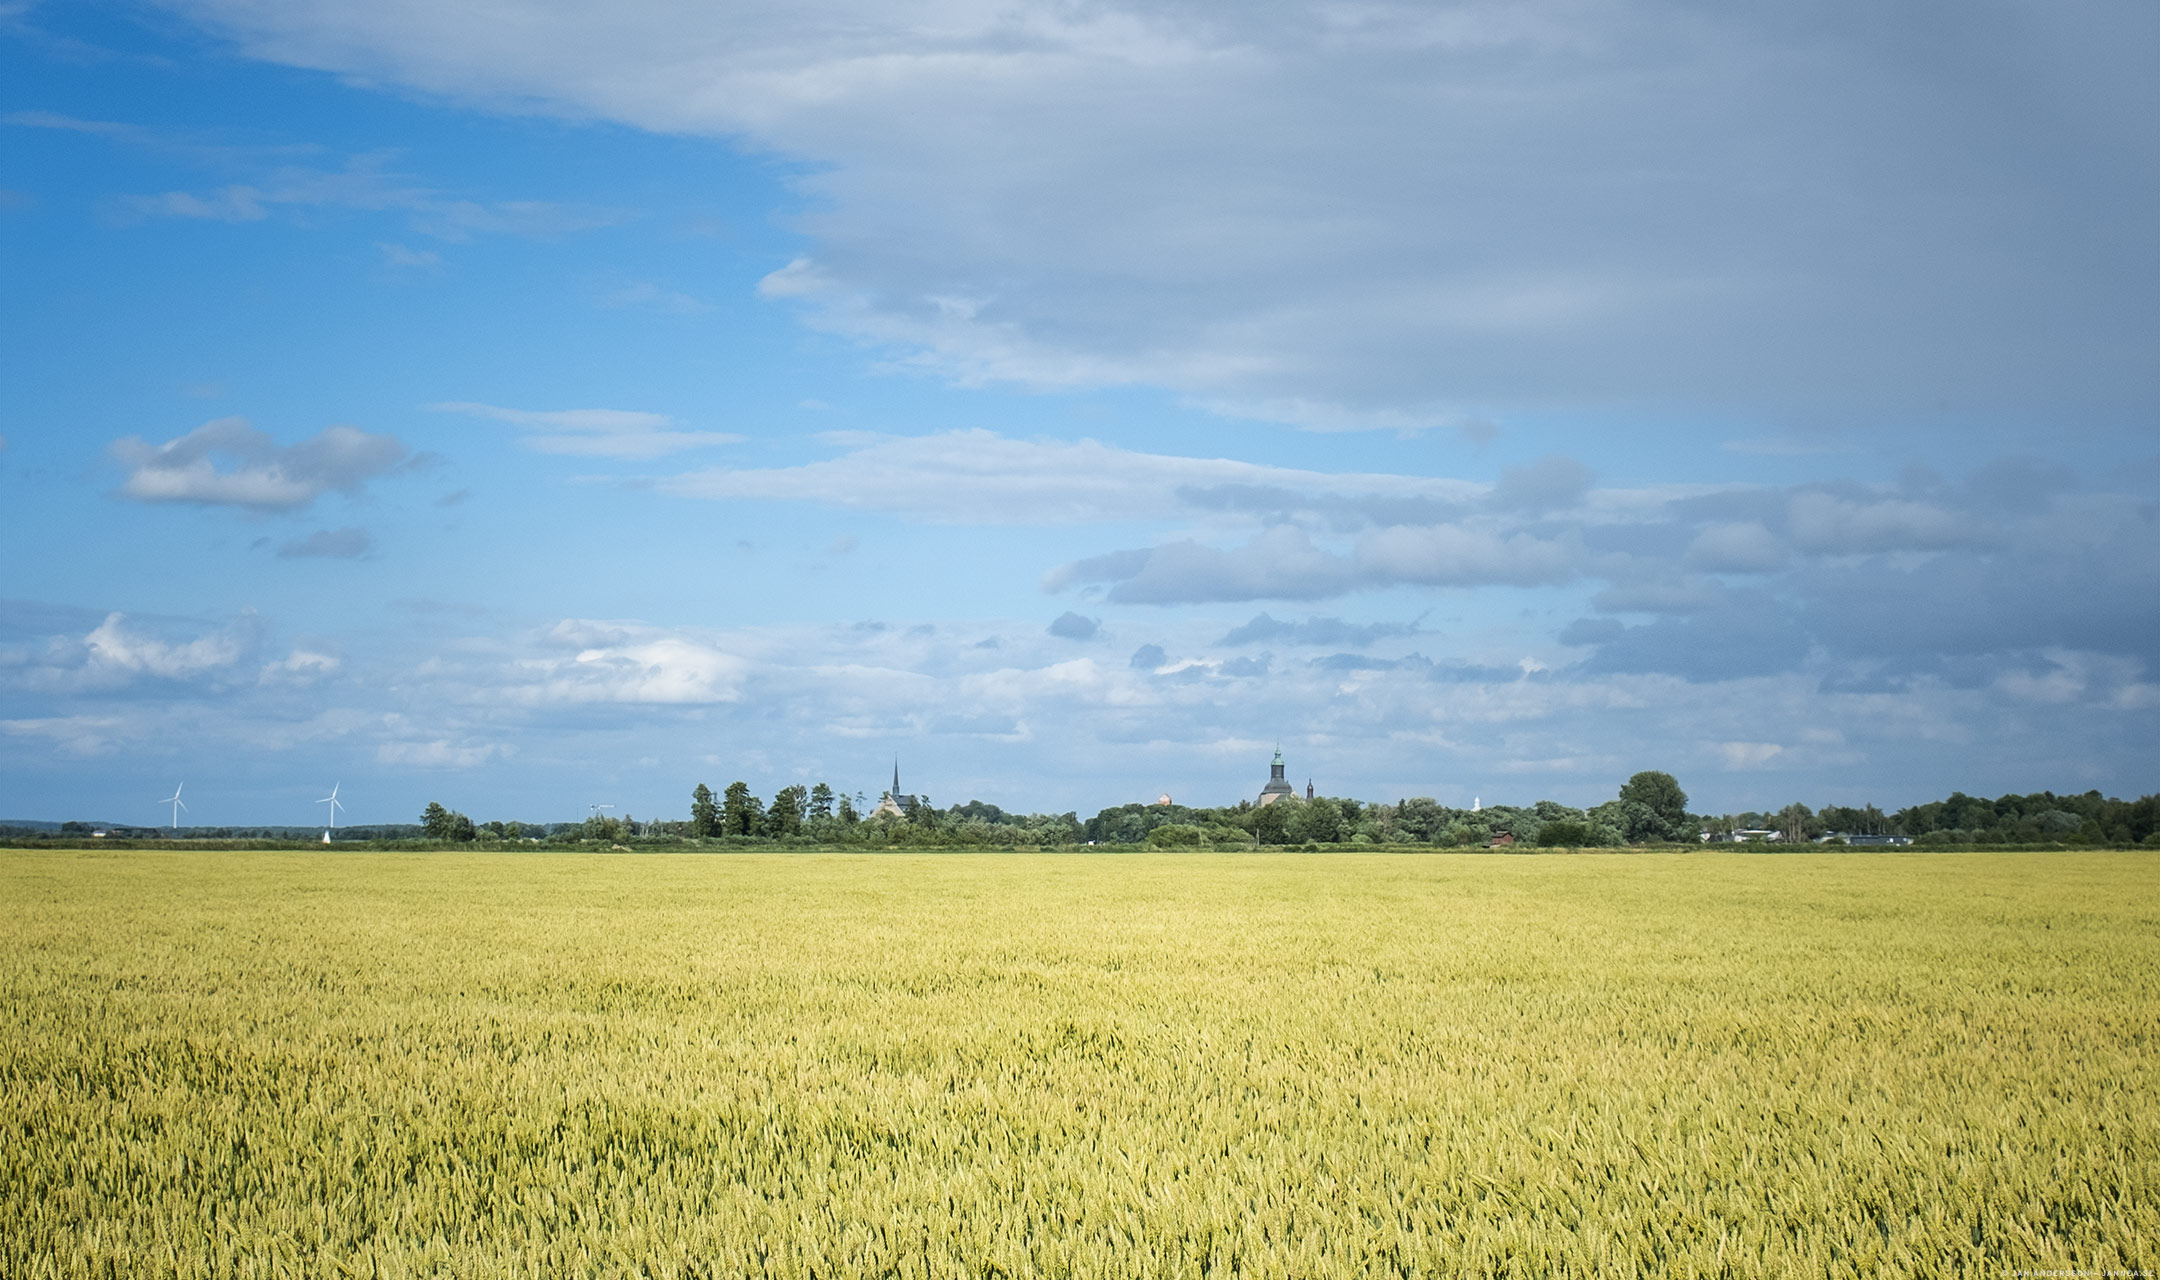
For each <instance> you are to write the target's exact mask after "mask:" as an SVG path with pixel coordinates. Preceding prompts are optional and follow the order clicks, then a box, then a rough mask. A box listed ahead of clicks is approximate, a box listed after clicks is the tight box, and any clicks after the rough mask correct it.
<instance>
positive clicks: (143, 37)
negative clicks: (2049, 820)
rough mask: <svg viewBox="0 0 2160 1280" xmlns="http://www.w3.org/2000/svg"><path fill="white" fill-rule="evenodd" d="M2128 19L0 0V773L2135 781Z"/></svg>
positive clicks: (566, 815) (2156, 708)
mask: <svg viewBox="0 0 2160 1280" xmlns="http://www.w3.org/2000/svg"><path fill="white" fill-rule="evenodd" d="M453 9H454V10H455V11H451V10H453ZM2156 53H2160V18H2156V17H2155V15H2154V11H2153V10H2152V9H2151V8H2150V6H2145V5H2137V4H2129V3H2119V4H2096V5H2091V6H2084V7H2081V8H2079V9H2077V10H2076V11H2074V12H2073V11H2068V10H2063V9H2061V8H2060V7H2059V6H2044V5H2038V4H1992V5H1980V6H1973V5H1958V6H1906V7H1901V8H1899V9H1898V10H1896V11H1895V12H1885V11H1882V10H1881V9H1880V7H1879V6H1867V5H1858V4H1853V5H1840V4H1818V5H1800V6H1792V5H1779V6H1759V7H1750V6H1741V7H1732V8H1729V9H1725V10H1719V11H1714V12H1713V11H1703V10H1700V9H1698V8H1696V7H1693V6H1685V5H1664V4H1632V3H1630V4H1603V3H1589V2H1583V3H1550V4H1548V3H1529V4H1507V5H1482V4H1465V5H1428V4H1419V5H1395V4H1389V3H1384V2H1383V3H1376V4H1371V5H1365V6H1340V5H1305V4H1290V3H1286V4H1275V5H1259V6H1221V7H1216V6H1187V5H1168V6H1164V5H1151V6H1145V7H1121V6H1117V5H1090V6H1075V5H1069V4H1056V5H1050V4H1032V3H1026V2H1022V3H1018V4H1000V5H982V4H974V3H953V2H938V3H914V4H897V5H895V4H878V5H867V4H857V3H846V2H840V0H833V2H829V3H820V4H809V5H802V4H790V5H772V6H764V5H756V4H745V5H738V6H730V7H728V8H726V9H724V10H722V9H719V8H708V7H705V6H685V5H664V4H625V5H618V6H610V7H608V8H607V9H606V10H605V11H604V13H603V12H602V11H600V10H590V11H588V10H587V9H586V8H584V7H579V6H568V5H559V4H551V3H540V2H536V0H507V2H506V3H503V4H499V5H493V6H488V7H486V8H485V9H482V8H480V7H464V6H457V7H451V6H430V5H419V4H396V3H382V2H380V0H373V2H370V3H364V4H363V3H358V2H357V0H354V2H352V3H338V2H325V3H276V4H272V3H267V2H262V0H173V2H172V3H166V4H161V5H133V4H89V5H68V6H60V5H49V4H20V3H16V4H0V341H4V342H5V345H6V349H7V352H8V358H7V360H6V363H5V366H4V369H5V376H4V378H0V437H4V444H0V508H4V510H5V511H6V513H7V518H6V521H5V525H4V533H0V536H4V538H5V540H6V541H5V545H4V548H0V551H4V561H0V562H4V565H5V569H4V575H5V576H4V577H0V817H42V818H65V817H76V816H80V817H91V818H98V819H105V820H119V821H150V820H153V819H155V818H156V817H157V816H158V813H159V812H160V810H159V809H158V807H157V805H156V804H155V803H154V802H155V801H156V800H157V799H158V798H159V797H161V796H163V795H166V794H168V793H169V792H170V790H171V787H172V786H173V784H174V783H175V782H179V781H183V780H184V781H185V782H186V784H187V794H188V796H190V797H191V798H193V803H194V808H193V809H192V810H191V813H190V817H191V818H193V819H194V820H196V821H198V822H204V823H242V822H248V823H254V822H296V823H297V822H306V821H309V820H310V816H311V815H312V814H313V813H315V812H316V810H315V809H314V808H313V807H311V806H312V801H313V800H314V798H315V797H317V796H319V795H322V794H326V793H327V790H328V788H329V786H330V785H331V784H332V783H339V784H341V785H342V787H343V792H342V795H343V797H344V798H346V799H347V800H349V802H350V809H349V815H350V820H351V821H355V822H367V821H400V820H410V819H411V818H412V817H413V816H414V815H416V814H417V813H418V811H419V809H420V807H421V806H422V805H424V804H425V803H426V802H427V801H428V800H431V799H434V800H440V801H442V802H443V803H446V804H449V805H451V806H453V807H456V808H459V809H463V810H465V811H467V812H470V813H472V814H473V815H474V816H476V817H481V818H489V817H505V818H508V817H517V818H523V819H528V820H568V819H571V818H575V817H578V816H581V815H582V814H583V813H584V812H585V811H586V806H587V805H588V804H592V803H609V804H613V805H615V806H616V807H617V810H618V811H625V810H626V811H629V812H631V813H634V814H637V815H639V816H651V815H654V814H660V815H666V816H678V815H679V814H680V813H681V812H683V811H685V810H686V807H687V803H688V801H687V796H688V793H689V791H690V789H691V787H693V786H694V785H695V784H696V783H698V782H701V781H702V782H707V783H710V784H712V785H714V786H716V787H717V786H722V785H724V784H726V783H727V782H729V781H732V780H734V779H737V778H741V779H744V780H746V781H748V782H750V783H751V784H752V785H753V786H754V787H756V788H757V789H758V790H759V791H761V792H764V793H770V792H771V791H773V790H775V789H777V788H778V787H781V786H784V785H787V784H789V783H791V782H797V781H805V782H810V781H817V780H821V779H823V780H829V781H831V782H832V783H833V784H834V785H835V786H836V787H839V788H840V789H842V790H845V791H851V792H852V791H862V792H867V793H868V794H870V795H871V796H875V794H876V793H877V791H878V790H879V788H880V786H881V785H882V780H883V779H884V778H885V777H886V776H888V774H889V771H890V767H891V762H892V760H893V758H894V756H895V755H897V756H899V757H900V758H901V759H902V762H903V770H904V774H905V781H906V782H907V783H908V785H909V786H910V788H911V789H920V790H921V791H923V792H925V793H927V794H929V795H930V796H931V797H932V798H933V800H935V801H937V802H938V803H940V804H943V803H950V802H956V801H959V800H964V799H969V798H981V799H985V800H989V801H992V802H995V803H998V804H1001V805H1005V806H1007V807H1014V808H1026V809H1045V810H1064V809H1069V808H1071V809H1078V810H1080V811H1081V812H1082V813H1083V814H1085V813H1089V812H1092V811H1093V810H1095V809H1097V808H1100V807H1102V806H1104V805H1108V804H1115V803H1121V802H1124V801H1128V800H1134V799H1152V798H1153V797H1154V796H1155V795H1156V794H1158V793H1159V792H1162V791H1165V790H1167V791H1169V792H1171V793H1172V794H1174V795H1175V796H1177V798H1178V799H1180V800H1183V801H1188V802H1192V803H1227V802H1230V801H1234V800H1236V799H1238V798H1240V797H1243V796H1245V795H1247V794H1249V793H1253V792H1256V791H1257V789H1258V787H1259V785H1260V783H1261V782H1262V781H1264V780H1265V777H1266V774H1265V772H1264V770H1265V766H1266V763H1267V758H1268V754H1269V752H1270V751H1271V750H1272V749H1273V748H1274V746H1275V745H1276V743H1278V742H1280V743H1281V744H1282V747H1283V750H1284V752H1285V754H1286V756H1288V758H1289V760H1290V768H1291V772H1292V773H1293V774H1295V775H1297V776H1299V777H1300V778H1302V777H1305V776H1308V775H1309V776H1311V777H1312V778H1313V779H1314V780H1315V782H1316V783H1317V785H1318V786H1319V787H1320V788H1321V789H1322V790H1323V791H1329V792H1334V793H1339V794H1349V795H1355V796H1360V797H1364V798H1368V799H1393V798H1396V797H1399V796H1403V795H1419V794H1422V795H1432V796H1435V797H1438V798H1440V799H1442V800H1443V801H1447V802H1453V803H1467V802H1468V801H1469V800H1470V799H1471V797H1472V796H1479V797H1482V798H1483V799H1484V800H1485V801H1487V802H1488V803H1490V802H1494V801H1521V802H1527V801H1529V800H1533V799H1538V798H1548V797H1549V798H1555V799H1561V800H1565V801H1569V802H1573V803H1595V802H1597V801H1599V800H1602V799H1605V798H1608V797H1609V796H1610V795H1611V794H1612V793H1613V791H1614V790H1615V789H1616V788H1617V787H1618V785H1619V783H1620V782H1621V781H1622V780H1623V779H1624V778H1625V777H1626V776H1627V775H1628V774H1629V773H1631V772H1633V771H1635V770H1637V769H1644V768H1663V769H1667V770H1669V771H1671V772H1673V773H1674V774H1676V775H1677V776H1678V777H1679V778H1680V779H1681V781H1682V784H1683V785H1684V786H1685V787H1686V788H1687V790H1688V791H1689V793H1690V795H1691V796H1692V797H1693V798H1694V800H1695V802H1696V805H1697V806H1698V807H1701V808H1707V809H1714V810H1732V809H1741V808H1752V807H1763V806H1775V805H1780V804H1783V803H1786V802H1787V801H1790V800H1793V799H1801V800H1805V801H1807V802H1809V803H1816V804H1820V803H1825V802H1839V803H1855V804H1857V803H1868V802H1872V803H1877V804H1882V805H1885V806H1895V805H1900V804H1905V803H1910V802H1913V801H1917V800H1922V799H1927V798H1932V797H1935V796H1939V795H1941V794H1943V793H1946V792H1948V791H1949V790H1951V789H1953V788H1962V789H1964V790H1967V791H1973V792H1986V793H1990V794H1992V793H1995V792H1999V791H2003V790H2012V789H2015V790H2028V789H2040V788H2052V789H2055V790H2083V789H2085V788H2088V787H2098V788H2101V789H2103V790H2107V791H2111V792H2116V793H2124V794H2138V793H2143V792H2146V791H2150V790H2153V789H2154V787H2155V781H2154V775H2153V768H2152V761H2153V760H2154V759H2155V758H2156V751H2155V748H2156V745H2160V744H2156V741H2155V739H2156V729H2160V665H2156V662H2160V640H2156V638H2160V433H2156V426H2160V419H2156V413H2160V385H2156V384H2160V358H2156V353H2160V237H2156V236H2155V235H2154V234H2153V231H2152V228H2153V227H2155V226H2160V128H2156V126H2155V124H2154V122H2155V121H2156V120H2160V88H2156V86H2155V84H2154V83H2153V78H2152V77H2151V76H2150V74H2149V69H2150V66H2151V65H2152V61H2153V56H2154V55H2155V54H2156Z"/></svg>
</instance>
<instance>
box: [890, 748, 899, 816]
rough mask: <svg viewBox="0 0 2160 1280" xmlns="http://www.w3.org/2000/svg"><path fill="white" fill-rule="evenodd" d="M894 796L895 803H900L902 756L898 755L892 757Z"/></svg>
mask: <svg viewBox="0 0 2160 1280" xmlns="http://www.w3.org/2000/svg"><path fill="white" fill-rule="evenodd" d="M892 798H893V803H894V804H898V803H900V757H898V756H894V757H893V758H892Z"/></svg>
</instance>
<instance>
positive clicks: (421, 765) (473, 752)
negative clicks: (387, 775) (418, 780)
mask: <svg viewBox="0 0 2160 1280" xmlns="http://www.w3.org/2000/svg"><path fill="white" fill-rule="evenodd" d="M514 754H516V748H514V747H511V746H509V745H506V744H503V743H495V742H490V743H478V744H475V743H458V742H452V741H450V740H449V739H447V738H436V739H433V740H430V741H424V742H385V743H383V744H382V745H381V746H378V747H376V748H375V760H376V762H377V763H379V764H386V765H397V766H403V767H406V768H415V769H476V768H478V767H480V766H481V765H484V764H486V763H488V762H489V761H490V760H500V759H507V758H509V757H510V756H512V755H514Z"/></svg>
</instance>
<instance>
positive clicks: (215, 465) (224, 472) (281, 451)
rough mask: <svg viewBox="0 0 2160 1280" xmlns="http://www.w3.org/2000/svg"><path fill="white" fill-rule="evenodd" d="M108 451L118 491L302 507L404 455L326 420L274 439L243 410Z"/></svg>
mask: <svg viewBox="0 0 2160 1280" xmlns="http://www.w3.org/2000/svg"><path fill="white" fill-rule="evenodd" d="M111 452H112V456H113V458H114V459H116V460H117V461H118V462H119V463H120V464H121V465H122V466H125V467H126V468H127V469H128V474H127V478H126V479H125V480H123V481H122V482H121V485H120V493H121V494H122V496H124V497H129V498H134V499H136V500H138V501H142V502H189V503H197V504H201V505H205V506H234V507H246V508H251V509H255V510H265V511H272V510H290V509H292V508H296V507H304V506H307V505H308V504H309V503H311V502H313V501H315V499H317V498H319V497H321V496H322V495H323V494H324V493H327V492H330V491H332V490H338V491H342V492H345V493H357V492H359V490H360V489H361V488H362V487H363V486H365V485H366V484H367V482H368V481H370V480H373V479H376V478H377V477H379V476H382V475H385V474H388V473H389V472H390V471H392V470H393V469H395V468H396V467H397V466H398V464H399V463H401V462H404V461H405V460H406V449H405V446H404V444H403V443H401V442H400V441H399V440H398V439H397V437H395V436H389V435H370V434H368V433H367V432H365V431H361V430H359V429H358V428H356V427H325V428H323V429H322V430H321V431H319V432H317V433H316V434H315V435H313V436H311V437H309V438H308V439H306V440H303V441H301V442H300V443H298V444H295V445H289V446H280V445H279V444H278V443H277V442H276V441H275V440H273V439H271V437H270V436H269V435H268V434H266V433H264V432H261V431H258V430H256V429H255V428H254V427H252V426H250V425H248V421H247V419H245V418H217V419H214V420H212V421H210V422H206V423H204V424H203V425H202V426H199V427H197V428H195V429H194V430H193V431H190V432H188V433H187V434H186V435H184V436H180V437H178V438H177V439H173V440H168V441H166V442H165V443H164V444H161V445H153V444H150V443H149V442H147V441H145V440H144V439H142V438H141V437H140V436H128V437H126V438H125V439H122V440H118V441H115V442H114V443H113V446H112V450H111ZM220 464H222V465H220Z"/></svg>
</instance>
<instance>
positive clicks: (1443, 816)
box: [1395, 796, 1448, 844]
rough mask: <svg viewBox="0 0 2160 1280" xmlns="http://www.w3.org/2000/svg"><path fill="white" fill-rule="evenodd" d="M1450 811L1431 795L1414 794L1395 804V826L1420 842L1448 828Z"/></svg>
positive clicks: (1426, 840)
mask: <svg viewBox="0 0 2160 1280" xmlns="http://www.w3.org/2000/svg"><path fill="white" fill-rule="evenodd" d="M1447 826H1448V811H1447V810H1446V809H1443V808H1441V807H1440V804H1439V802H1438V801H1436V800H1434V799H1432V797H1430V796H1412V797H1410V798H1409V799H1408V800H1405V801H1402V802H1401V803H1400V804H1397V805H1396V806H1395V827H1396V829H1397V830H1399V831H1401V832H1402V833H1403V834H1405V835H1407V836H1410V837H1411V838H1412V839H1414V840H1416V841H1417V842H1418V843H1420V844H1424V843H1427V842H1429V841H1431V840H1432V838H1433V837H1434V836H1437V835H1439V834H1440V833H1441V832H1442V831H1444V830H1446V829H1447Z"/></svg>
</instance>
